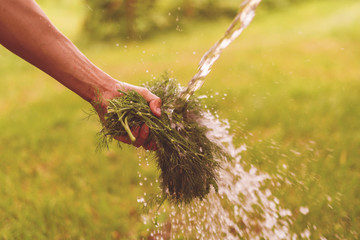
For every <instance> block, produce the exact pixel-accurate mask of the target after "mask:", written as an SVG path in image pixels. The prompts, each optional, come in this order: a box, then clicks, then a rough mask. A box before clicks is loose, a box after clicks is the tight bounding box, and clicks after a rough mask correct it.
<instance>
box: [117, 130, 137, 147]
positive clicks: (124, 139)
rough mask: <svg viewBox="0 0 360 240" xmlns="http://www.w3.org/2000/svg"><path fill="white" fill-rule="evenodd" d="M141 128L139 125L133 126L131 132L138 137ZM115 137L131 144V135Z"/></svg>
mask: <svg viewBox="0 0 360 240" xmlns="http://www.w3.org/2000/svg"><path fill="white" fill-rule="evenodd" d="M139 130H140V127H138V126H136V127H133V128H131V133H132V134H133V136H134V137H135V138H137V137H138V136H139ZM114 138H115V139H116V140H119V141H120V142H123V143H127V144H131V140H130V137H129V136H128V135H124V136H116V137H114Z"/></svg>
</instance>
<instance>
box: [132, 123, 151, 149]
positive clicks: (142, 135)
mask: <svg viewBox="0 0 360 240" xmlns="http://www.w3.org/2000/svg"><path fill="white" fill-rule="evenodd" d="M149 132H150V130H149V127H148V126H147V125H146V124H143V125H142V126H141V128H140V132H139V136H138V137H137V138H136V141H135V142H134V146H135V147H140V146H142V145H144V143H145V141H146V140H147V138H148V137H149Z"/></svg>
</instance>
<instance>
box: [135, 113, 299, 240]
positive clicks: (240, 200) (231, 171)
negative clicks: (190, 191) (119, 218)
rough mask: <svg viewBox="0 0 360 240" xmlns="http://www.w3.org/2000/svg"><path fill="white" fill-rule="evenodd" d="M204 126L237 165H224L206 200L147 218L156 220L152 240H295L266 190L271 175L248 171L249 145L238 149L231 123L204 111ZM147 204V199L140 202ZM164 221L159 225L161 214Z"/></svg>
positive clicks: (282, 212) (288, 215)
mask: <svg viewBox="0 0 360 240" xmlns="http://www.w3.org/2000/svg"><path fill="white" fill-rule="evenodd" d="M200 123H201V124H203V125H205V126H207V127H209V128H210V129H211V131H209V133H208V137H209V139H211V140H212V141H215V142H217V143H218V144H220V145H221V146H222V147H224V148H225V149H226V150H227V152H228V153H229V154H230V155H231V156H232V157H233V159H234V160H233V161H229V162H223V164H222V169H221V170H220V172H219V175H220V177H219V182H218V185H219V190H218V193H216V192H215V191H212V192H211V193H210V194H209V195H208V197H207V199H206V200H203V201H200V200H195V201H193V202H192V203H191V204H189V205H181V206H173V205H170V206H163V209H162V211H161V212H159V211H158V209H153V210H152V211H150V213H149V214H147V215H145V216H144V222H145V223H149V222H154V223H156V224H155V230H154V231H153V232H151V234H150V236H151V237H152V238H150V239H156V240H160V239H179V238H180V239H181V237H185V238H186V239H209V240H212V239H214V240H215V239H216V240H217V239H230V240H231V239H240V238H245V239H292V237H294V238H296V236H295V235H294V236H292V234H291V232H290V226H291V224H292V219H291V217H292V213H291V212H290V211H289V210H287V209H284V208H282V207H281V206H280V202H279V200H278V199H277V198H276V197H274V196H273V194H272V193H271V190H270V189H267V188H265V189H263V188H264V186H265V182H266V181H268V180H271V177H270V175H268V174H266V173H261V172H259V171H258V169H256V168H255V167H252V168H251V169H250V170H249V171H246V170H245V169H244V168H243V166H242V164H241V154H242V152H243V151H245V150H246V146H245V145H242V146H240V147H235V146H234V144H233V136H232V135H231V134H230V133H229V128H230V125H229V123H228V122H227V121H220V120H219V119H218V118H216V117H214V116H213V115H212V114H211V113H209V112H206V113H203V118H202V119H201V121H200ZM139 201H140V202H141V203H143V204H144V206H146V205H147V203H146V201H145V200H144V198H141V199H140V200H139ZM161 215H162V216H163V217H164V219H166V220H164V221H163V222H161V223H159V222H158V219H159V218H160V217H159V216H161Z"/></svg>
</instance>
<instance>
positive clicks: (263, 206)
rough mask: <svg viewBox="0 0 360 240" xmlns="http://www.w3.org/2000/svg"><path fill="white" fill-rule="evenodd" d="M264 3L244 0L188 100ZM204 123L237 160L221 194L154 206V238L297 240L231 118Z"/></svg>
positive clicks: (224, 173) (223, 174)
mask: <svg viewBox="0 0 360 240" xmlns="http://www.w3.org/2000/svg"><path fill="white" fill-rule="evenodd" d="M260 1H261V0H245V1H244V3H243V4H242V5H241V10H240V12H239V13H238V15H237V16H236V17H235V19H234V21H233V22H232V24H231V25H230V27H229V28H228V30H227V31H226V33H225V35H224V36H223V37H222V38H221V39H220V40H219V41H218V42H217V43H216V44H215V45H214V46H213V47H212V48H211V49H210V50H209V51H208V52H207V53H206V54H205V55H204V56H203V57H202V59H201V61H200V64H199V69H198V72H197V73H196V74H195V76H194V77H193V78H192V80H191V81H190V83H189V85H188V87H187V88H186V89H185V90H184V91H183V92H182V93H181V99H182V100H183V101H186V100H187V99H188V98H189V97H190V96H191V95H192V94H193V93H194V92H195V91H196V90H198V89H199V88H200V87H201V86H202V85H203V83H204V79H205V77H206V76H207V75H208V74H209V72H210V70H211V67H212V65H213V64H214V62H215V61H216V60H217V59H218V58H219V56H220V54H221V52H222V50H223V49H225V48H226V47H227V46H228V45H229V44H230V43H231V42H232V41H234V40H235V39H236V38H237V37H238V36H239V35H240V34H241V32H242V31H243V30H244V29H245V28H246V27H247V26H248V25H249V24H250V22H251V21H252V19H253V17H254V16H255V9H256V7H257V6H258V4H259V3H260ZM199 123H200V124H202V125H204V126H207V127H208V128H209V129H210V131H209V132H208V136H207V137H208V138H209V139H211V140H212V141H214V142H216V143H218V144H219V145H220V146H222V147H223V148H224V149H226V151H227V152H228V153H229V154H230V155H231V156H232V158H233V160H232V161H228V162H223V163H222V168H221V170H220V172H219V182H218V186H219V189H218V192H215V190H214V189H212V191H211V192H210V193H209V194H208V196H207V198H206V199H205V200H202V201H201V200H194V201H193V202H192V203H191V204H187V205H180V206H174V205H167V204H164V205H163V206H161V208H160V209H157V208H154V209H151V208H150V209H149V212H148V213H147V214H145V215H144V216H143V221H144V224H145V225H147V226H149V224H150V225H151V223H154V226H152V227H150V228H149V229H148V232H149V239H158V240H160V239H184V238H185V239H208V240H212V239H213V240H218V239H230V240H231V239H296V235H294V234H292V233H291V231H290V227H291V224H292V213H291V211H290V210H287V209H284V208H282V207H281V206H280V201H279V200H278V199H277V198H276V197H275V196H274V195H273V194H272V192H271V190H270V189H268V188H266V184H265V183H266V181H271V180H272V178H271V176H270V175H269V174H267V173H263V172H260V171H259V170H258V169H257V168H256V167H254V166H253V167H251V169H250V170H248V171H246V170H245V169H244V167H243V164H242V162H241V154H242V153H243V152H244V151H246V145H242V146H240V147H235V145H234V144H233V136H232V135H231V134H230V133H229V129H230V125H229V123H228V121H226V120H219V118H218V117H215V116H214V115H213V114H211V113H210V112H203V113H202V118H201V120H200V121H199ZM141 185H142V183H141ZM151 186H153V185H152V183H151ZM144 195H146V193H145V194H144ZM138 202H139V203H141V204H143V206H144V207H148V205H149V203H148V202H147V201H146V200H145V197H140V198H139V199H138ZM306 210H308V209H306ZM160 219H161V220H160Z"/></svg>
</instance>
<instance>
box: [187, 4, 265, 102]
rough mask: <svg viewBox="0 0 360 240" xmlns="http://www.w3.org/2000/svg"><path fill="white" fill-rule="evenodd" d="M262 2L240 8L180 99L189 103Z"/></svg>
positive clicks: (206, 55) (208, 52)
mask: <svg viewBox="0 0 360 240" xmlns="http://www.w3.org/2000/svg"><path fill="white" fill-rule="evenodd" d="M260 2H261V0H245V1H244V2H243V3H242V4H241V7H240V10H239V13H238V14H237V15H236V16H235V18H234V20H233V21H232V23H231V24H230V26H229V28H228V29H227V30H226V32H225V34H224V36H223V37H222V38H221V39H220V40H219V41H217V42H216V43H215V44H214V46H212V47H211V48H210V49H209V50H208V51H207V52H206V53H205V54H204V56H203V57H202V58H201V60H200V63H199V67H198V72H197V73H196V74H195V75H194V77H193V78H192V79H191V81H190V82H189V84H188V87H187V88H186V89H185V90H184V91H183V92H182V93H181V95H180V98H181V99H183V100H184V101H187V100H188V99H189V97H190V96H191V95H193V93H194V92H195V91H196V90H198V89H199V88H200V87H201V86H202V85H203V83H204V81H205V77H206V76H207V75H208V74H209V73H210V71H211V67H212V66H213V65H214V63H215V62H216V60H218V59H219V57H220V54H221V52H222V51H223V50H224V49H225V48H226V47H227V46H229V45H230V43H232V42H233V41H234V40H235V39H236V38H237V37H238V36H240V34H241V33H242V32H243V31H244V29H245V28H246V27H247V26H248V25H249V24H250V23H251V21H252V20H253V18H254V16H255V9H256V7H257V6H258V5H259V3H260Z"/></svg>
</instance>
